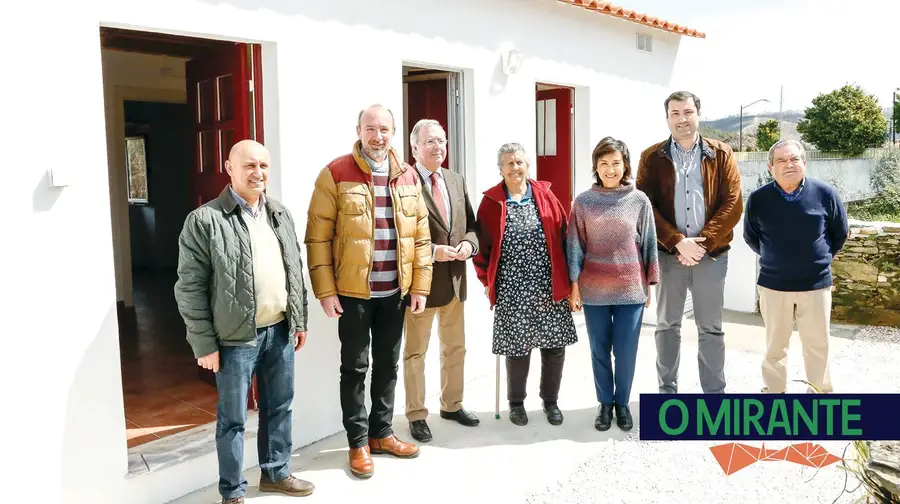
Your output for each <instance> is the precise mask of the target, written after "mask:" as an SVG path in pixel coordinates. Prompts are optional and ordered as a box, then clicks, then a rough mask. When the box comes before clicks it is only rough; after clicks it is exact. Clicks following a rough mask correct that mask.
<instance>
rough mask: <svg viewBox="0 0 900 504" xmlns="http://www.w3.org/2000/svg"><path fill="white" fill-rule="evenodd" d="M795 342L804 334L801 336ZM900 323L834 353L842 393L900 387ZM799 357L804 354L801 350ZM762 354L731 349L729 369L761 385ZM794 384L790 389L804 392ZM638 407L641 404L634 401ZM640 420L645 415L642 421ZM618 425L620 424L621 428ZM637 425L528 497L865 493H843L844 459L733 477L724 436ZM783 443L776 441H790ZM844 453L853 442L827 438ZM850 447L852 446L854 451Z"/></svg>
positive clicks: (769, 497) (739, 386)
mask: <svg viewBox="0 0 900 504" xmlns="http://www.w3.org/2000/svg"><path fill="white" fill-rule="evenodd" d="M794 341H797V340H796V339H795V340H794ZM798 343H799V342H797V343H794V342H793V341H792V348H791V352H790V354H789V355H790V357H791V359H792V360H791V361H790V362H789V363H788V367H789V369H790V370H791V375H790V378H791V379H799V378H802V375H801V373H800V372H801V371H802V361H801V360H799V359H798V358H795V357H794V355H796V354H795V353H794V352H795V350H796V349H795V348H794V346H799V344H798ZM898 351H900V329H896V328H883V327H864V328H861V329H859V330H858V331H857V332H856V333H855V335H854V338H853V340H852V342H850V344H849V345H846V346H844V347H843V348H841V349H840V351H837V352H836V353H835V355H834V356H833V358H832V371H831V372H832V377H833V380H834V383H835V388H836V391H837V392H900V366H897V362H898V359H897V357H898ZM798 357H799V355H798ZM760 359H761V356H760V355H759V354H754V353H750V352H743V351H737V350H729V351H728V358H727V361H726V362H727V369H726V373H727V376H728V379H729V382H730V384H734V386H733V387H734V389H735V390H747V389H748V387H749V388H752V387H757V386H759V373H760V371H759V365H760ZM693 374H694V376H690V375H689V374H684V376H683V378H682V380H684V381H685V383H684V390H699V383H698V382H697V377H696V373H693ZM804 390H805V385H803V384H800V383H792V384H791V385H790V386H789V390H788V391H789V392H803V391H804ZM634 409H637V408H634ZM636 423H637V422H636ZM615 428H616V427H615V425H614V426H613V429H615ZM638 438H639V433H638V430H637V427H636V428H635V431H633V432H632V433H631V434H630V435H629V436H628V437H626V438H625V439H624V440H622V441H614V440H609V441H608V442H604V443H601V444H600V446H599V447H598V449H597V452H596V454H594V455H593V456H591V457H589V458H587V459H586V460H584V461H583V462H582V463H581V465H579V466H578V467H577V468H576V469H575V470H574V471H573V472H572V473H571V474H570V475H569V476H568V477H566V478H562V479H560V480H559V481H558V482H557V483H555V484H551V485H547V486H545V487H544V488H536V489H534V490H533V491H532V493H530V494H529V495H528V496H527V498H526V502H527V503H528V504H561V503H566V504H574V503H579V504H581V503H584V504H589V503H601V502H640V503H650V502H661V503H662V502H664V503H681V502H684V503H719V502H722V503H738V502H766V503H775V502H791V503H793V502H803V503H826V504H827V503H832V502H839V503H849V502H854V501H856V500H857V499H858V498H859V497H860V496H861V495H862V494H861V492H860V491H857V492H856V493H853V494H851V493H842V490H843V489H844V488H845V485H846V488H847V489H848V491H849V490H853V489H855V488H857V482H856V480H855V479H854V478H853V477H852V475H850V477H849V479H847V475H846V473H845V472H844V471H843V470H842V469H841V468H840V463H838V464H834V465H831V466H828V467H825V468H822V469H819V470H816V469H813V468H807V467H802V466H799V465H796V464H792V463H788V462H757V463H756V464H753V465H751V466H749V467H746V468H744V469H742V470H740V471H738V472H736V473H734V474H732V475H730V476H725V475H724V474H723V473H722V471H721V469H720V468H719V466H718V464H717V463H716V461H715V459H714V458H713V456H712V454H711V453H710V451H709V447H710V446H713V445H715V444H718V443H716V442H681V443H678V442H649V441H640V440H639V439H638ZM787 444H788V443H787V442H775V443H772V445H770V447H772V448H777V447H781V446H784V445H787ZM821 444H822V445H823V446H824V447H825V448H826V449H827V450H828V451H829V452H830V453H832V454H835V455H837V456H841V455H842V454H843V451H844V449H845V447H846V446H847V444H848V443H847V442H843V441H841V442H823V443H821ZM848 453H849V451H848Z"/></svg>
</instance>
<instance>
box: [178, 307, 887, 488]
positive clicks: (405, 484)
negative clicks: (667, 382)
mask: <svg viewBox="0 0 900 504" xmlns="http://www.w3.org/2000/svg"><path fill="white" fill-rule="evenodd" d="M578 319H580V317H578ZM726 320H727V321H726V325H725V331H726V345H727V348H728V359H727V364H726V373H727V378H728V380H729V387H728V388H729V391H735V392H737V391H748V392H756V391H758V390H759V389H760V387H761V382H760V377H759V376H760V372H759V365H760V362H761V358H762V352H763V350H764V341H765V336H764V328H763V327H762V321H761V319H760V318H759V317H758V316H756V315H749V314H738V313H730V312H727V313H726ZM577 322H581V321H580V320H577ZM467 326H468V327H469V333H468V334H469V335H470V337H469V357H468V360H467V373H468V375H467V385H466V397H465V405H466V408H467V409H469V410H471V411H473V412H474V413H476V415H478V416H479V418H481V421H482V422H481V425H480V426H478V427H474V428H466V427H462V426H460V425H458V424H456V423H452V422H449V421H446V420H442V419H440V418H439V417H438V416H437V414H436V413H437V409H438V407H439V403H438V400H437V397H436V396H435V394H434V393H435V392H436V391H437V390H439V385H438V372H437V369H438V368H437V365H438V358H437V352H434V351H433V352H430V354H429V358H428V362H427V366H428V367H427V371H426V372H427V374H428V381H427V385H426V386H427V390H428V391H429V398H428V400H427V405H428V407H429V408H432V410H431V411H432V414H431V416H430V417H429V425H430V426H431V429H432V432H433V433H434V441H432V442H431V443H427V444H424V445H423V446H422V452H421V455H420V456H419V457H418V458H417V459H414V460H398V459H394V458H390V457H385V456H377V457H375V475H374V476H373V477H372V478H371V479H370V480H366V481H360V480H357V479H356V478H354V477H352V476H351V475H350V474H349V471H348V470H347V447H346V439H345V437H344V434H343V432H341V433H339V434H336V435H334V436H331V437H329V438H327V439H324V440H322V441H320V442H317V443H315V444H313V445H310V446H307V447H304V448H302V449H300V450H297V451H296V452H295V453H294V456H293V460H292V469H293V471H294V474H295V475H297V476H298V477H301V478H304V479H308V480H310V481H312V482H314V483H315V484H316V486H317V489H316V492H315V493H314V494H313V495H312V496H310V497H306V498H303V499H295V498H290V497H284V496H280V495H275V494H257V492H256V488H255V487H256V484H257V483H258V481H259V470H258V468H254V469H251V470H248V471H247V472H246V473H245V474H246V477H247V479H248V481H249V482H250V486H251V488H250V491H249V493H248V495H247V502H248V503H253V504H277V503H285V504H286V503H288V502H304V503H306V502H308V503H311V504H313V503H343V502H378V503H380V502H391V503H396V504H401V503H415V504H421V503H435V502H448V503H450V502H459V501H460V500H464V501H467V502H476V503H492V504H499V503H516V504H522V503H524V502H533V503H538V502H540V503H588V502H657V501H658V502H737V501H743V502H746V501H747V500H752V501H757V500H758V499H766V500H767V501H769V502H799V501H803V502H832V500H834V498H835V497H838V496H839V495H840V493H841V488H842V487H843V485H844V473H843V472H841V471H840V469H838V468H837V467H835V466H831V467H829V468H825V469H822V470H820V471H819V472H818V474H814V473H813V471H811V470H809V469H806V470H805V471H801V470H800V469H799V466H796V465H793V464H786V463H782V462H766V463H758V464H755V465H753V466H751V467H748V468H746V469H744V470H742V471H740V472H739V473H736V474H734V475H732V476H728V477H726V476H725V475H724V474H722V472H721V469H719V466H718V465H717V464H716V462H715V460H714V459H713V457H712V455H711V454H710V452H709V446H712V445H714V444H716V443H700V442H697V443H650V442H642V441H639V440H638V439H637V436H638V434H637V428H636V429H635V431H632V433H630V434H626V433H623V432H621V431H619V430H618V429H617V427H615V425H614V426H613V428H612V429H611V430H609V431H608V432H605V433H601V432H598V431H596V430H595V429H594V428H593V420H594V416H595V414H596V400H595V396H594V389H593V380H592V374H591V366H590V357H589V348H588V344H587V337H586V334H585V332H584V327H583V323H581V324H580V327H579V336H580V341H579V342H578V343H577V344H576V345H574V346H572V347H570V350H569V351H568V353H567V359H566V366H565V374H564V377H563V384H562V391H561V396H560V407H561V408H562V409H563V412H564V414H565V422H564V423H563V425H562V426H558V427H554V426H551V425H550V424H549V423H548V422H547V421H546V417H545V416H544V415H543V413H542V412H541V410H540V399H539V398H538V397H537V387H538V383H539V372H540V365H539V362H540V361H539V357H538V358H533V364H532V367H531V375H530V377H529V384H528V390H529V397H528V399H527V400H526V408H527V409H528V412H529V420H530V421H529V424H528V425H527V426H525V427H517V426H515V425H513V424H512V423H510V422H509V420H508V418H507V407H506V403H505V400H503V398H504V397H505V386H503V385H504V384H505V374H502V375H501V418H500V419H499V420H497V419H495V418H494V390H495V389H494V386H495V385H494V383H495V381H494V357H493V356H492V355H490V350H489V348H490V321H489V319H488V320H485V319H482V320H469V321H467ZM858 333H859V331H856V330H854V329H853V328H846V327H843V328H842V327H835V329H834V331H833V335H832V355H833V356H834V361H833V362H834V364H833V366H834V370H833V374H834V380H835V386H836V389H837V390H838V391H858V392H898V391H900V370H898V368H897V366H895V365H894V364H892V362H894V359H895V356H896V355H897V350H898V349H900V346H898V343H897V342H894V343H886V342H873V341H862V340H860V339H859V337H858ZM683 334H684V341H683V350H682V364H681V366H682V367H681V380H682V385H681V387H682V390H683V391H685V392H695V391H696V392H699V390H700V388H699V382H698V377H697V359H696V357H695V356H696V327H695V326H694V324H693V320H692V319H691V318H690V317H688V318H686V319H685V323H684V328H683ZM435 340H436V338H435ZM792 344H793V345H794V347H793V348H791V351H790V357H789V359H790V361H789V364H788V366H789V368H790V371H791V378H792V379H800V378H802V369H803V367H802V360H801V357H800V350H799V340H798V339H797V335H796V333H795V335H794V339H793V340H792ZM436 348H437V345H434V346H432V349H436ZM655 355H656V350H655V345H654V340H653V327H652V326H645V327H644V329H643V331H642V334H641V342H640V347H639V354H638V364H637V373H636V376H635V383H634V393H633V395H632V411H633V412H634V414H635V423H636V426H637V425H638V424H639V422H640V418H639V417H638V416H637V412H638V399H639V396H638V394H639V393H642V392H643V393H654V392H656V389H657V385H656V372H655ZM501 371H503V370H502V369H501ZM803 390H804V386H803V385H801V384H792V387H791V390H790V391H792V392H794V391H796V392H802V391H803ZM403 404H404V394H403V382H402V366H401V379H400V382H399V384H398V387H397V405H398V406H397V410H396V413H397V416H396V417H395V420H394V425H395V429H396V431H397V433H398V435H399V436H400V437H401V438H402V439H405V440H410V441H411V440H412V439H411V438H410V436H409V431H408V426H407V422H406V419H405V417H403V416H402V414H403ZM782 444H786V443H782ZM823 444H824V443H823ZM845 445H846V443H830V444H828V445H827V446H826V448H828V449H829V451H830V452H831V453H835V454H837V455H838V456H840V454H841V450H843V448H844V446H845ZM779 446H780V445H779ZM855 486H856V484H855V482H854V481H853V480H852V479H851V480H850V483H849V484H848V487H850V488H853V487H855ZM852 500H853V499H852V498H851V496H849V495H846V496H844V497H843V498H842V499H841V500H839V501H838V502H850V501H852ZM218 501H219V496H218V494H217V491H216V488H215V486H210V487H207V488H205V489H202V490H200V491H197V492H194V493H193V494H190V495H187V496H185V497H183V498H181V499H179V500H177V501H175V502H176V504H212V503H214V502H218Z"/></svg>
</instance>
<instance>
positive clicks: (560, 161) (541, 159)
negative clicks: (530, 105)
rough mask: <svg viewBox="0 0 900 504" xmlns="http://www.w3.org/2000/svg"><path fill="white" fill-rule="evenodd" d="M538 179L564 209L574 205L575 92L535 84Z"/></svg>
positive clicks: (562, 87)
mask: <svg viewBox="0 0 900 504" xmlns="http://www.w3.org/2000/svg"><path fill="white" fill-rule="evenodd" d="M535 109H536V119H537V141H536V145H537V179H538V180H545V181H547V182H550V184H551V186H550V190H551V191H552V192H553V194H554V195H555V196H556V197H557V198H558V199H559V201H560V203H562V204H563V206H564V207H566V208H570V207H571V206H572V198H573V195H572V192H573V187H574V185H575V163H574V161H575V89H573V88H571V87H565V86H557V85H553V84H543V83H537V84H535Z"/></svg>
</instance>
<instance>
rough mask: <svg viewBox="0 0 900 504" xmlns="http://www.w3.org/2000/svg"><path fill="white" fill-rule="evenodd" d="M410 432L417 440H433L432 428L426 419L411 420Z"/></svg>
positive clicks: (424, 441)
mask: <svg viewBox="0 0 900 504" xmlns="http://www.w3.org/2000/svg"><path fill="white" fill-rule="evenodd" d="M409 433H410V434H412V437H413V439H415V440H416V441H420V442H422V443H427V442H429V441H431V429H429V428H428V424H427V423H425V420H413V421H412V422H409Z"/></svg>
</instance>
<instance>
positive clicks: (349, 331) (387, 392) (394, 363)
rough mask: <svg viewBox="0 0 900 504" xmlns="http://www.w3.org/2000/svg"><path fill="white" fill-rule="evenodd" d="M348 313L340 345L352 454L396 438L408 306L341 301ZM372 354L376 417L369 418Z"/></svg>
mask: <svg viewBox="0 0 900 504" xmlns="http://www.w3.org/2000/svg"><path fill="white" fill-rule="evenodd" d="M338 300H339V301H340V302H341V307H342V308H343V309H344V313H343V314H342V315H341V317H340V318H339V319H338V337H339V338H340V340H341V387H340V390H341V410H342V411H343V423H344V429H345V430H346V431H347V442H348V443H349V444H350V447H351V448H361V447H363V446H366V445H367V444H368V440H369V438H370V437H371V438H376V439H377V438H384V437H388V436H390V435H392V434H393V433H394V432H393V429H392V428H391V423H392V420H393V416H394V389H395V388H396V386H397V369H398V367H399V366H398V362H399V360H400V348H401V342H402V340H403V317H404V315H405V313H406V312H405V310H406V306H405V303H404V302H403V299H402V297H401V296H400V293H397V294H394V295H393V296H389V297H384V298H371V299H358V298H351V297H346V296H338ZM370 346H371V350H372V384H371V390H370V394H371V398H372V411H371V413H368V414H367V412H366V373H367V372H368V371H369V347H370Z"/></svg>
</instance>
